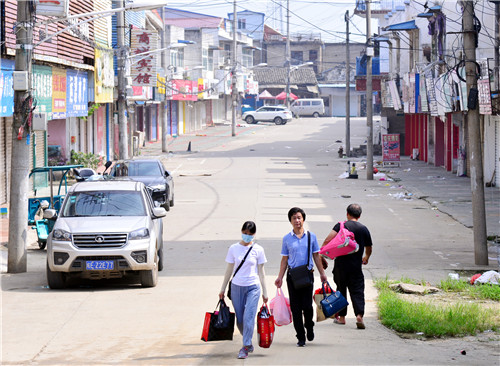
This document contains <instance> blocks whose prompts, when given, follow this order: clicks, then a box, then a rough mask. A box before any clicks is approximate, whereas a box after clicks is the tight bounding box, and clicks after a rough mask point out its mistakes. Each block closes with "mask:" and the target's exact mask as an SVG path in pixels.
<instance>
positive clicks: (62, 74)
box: [52, 67, 67, 119]
mask: <svg viewBox="0 0 500 366" xmlns="http://www.w3.org/2000/svg"><path fill="white" fill-rule="evenodd" d="M66 90H67V85H66V70H64V69H58V68H55V67H53V68H52V112H53V115H52V117H53V119H62V118H66Z"/></svg>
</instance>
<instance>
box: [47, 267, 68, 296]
mask: <svg viewBox="0 0 500 366" xmlns="http://www.w3.org/2000/svg"><path fill="white" fill-rule="evenodd" d="M47 282H48V283H49V287H50V288H51V289H52V290H60V289H63V288H65V287H66V274H65V273H63V272H52V271H51V270H50V267H49V263H48V262H47Z"/></svg>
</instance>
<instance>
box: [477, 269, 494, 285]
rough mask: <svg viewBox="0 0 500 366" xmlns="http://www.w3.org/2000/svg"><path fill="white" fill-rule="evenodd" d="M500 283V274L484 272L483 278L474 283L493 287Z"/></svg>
mask: <svg viewBox="0 0 500 366" xmlns="http://www.w3.org/2000/svg"><path fill="white" fill-rule="evenodd" d="M499 282H500V273H498V272H496V271H488V272H484V273H483V274H482V275H481V277H479V278H477V279H476V281H475V282H474V283H489V284H491V285H498V284H499Z"/></svg>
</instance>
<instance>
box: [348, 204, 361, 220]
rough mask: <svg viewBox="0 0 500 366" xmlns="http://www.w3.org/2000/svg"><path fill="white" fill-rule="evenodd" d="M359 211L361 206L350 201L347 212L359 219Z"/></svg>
mask: <svg viewBox="0 0 500 366" xmlns="http://www.w3.org/2000/svg"><path fill="white" fill-rule="evenodd" d="M361 212H363V211H362V210H361V206H360V205H358V204H357V203H351V204H350V205H349V206H347V213H348V214H349V215H351V216H352V217H354V218H355V219H359V218H360V217H361Z"/></svg>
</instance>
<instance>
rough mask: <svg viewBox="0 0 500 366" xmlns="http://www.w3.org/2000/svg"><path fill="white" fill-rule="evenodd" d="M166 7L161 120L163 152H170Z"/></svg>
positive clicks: (163, 10) (162, 35)
mask: <svg viewBox="0 0 500 366" xmlns="http://www.w3.org/2000/svg"><path fill="white" fill-rule="evenodd" d="M165 13H166V11H165V7H162V8H161V20H162V25H163V30H162V32H161V48H162V49H163V52H162V53H161V68H162V69H163V72H164V73H165V86H164V90H165V96H164V98H163V102H162V103H161V107H162V110H161V114H162V119H161V151H162V152H168V144H167V142H168V129H167V126H168V111H167V103H168V102H167V79H168V65H167V52H168V49H167V30H166V25H165Z"/></svg>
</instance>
